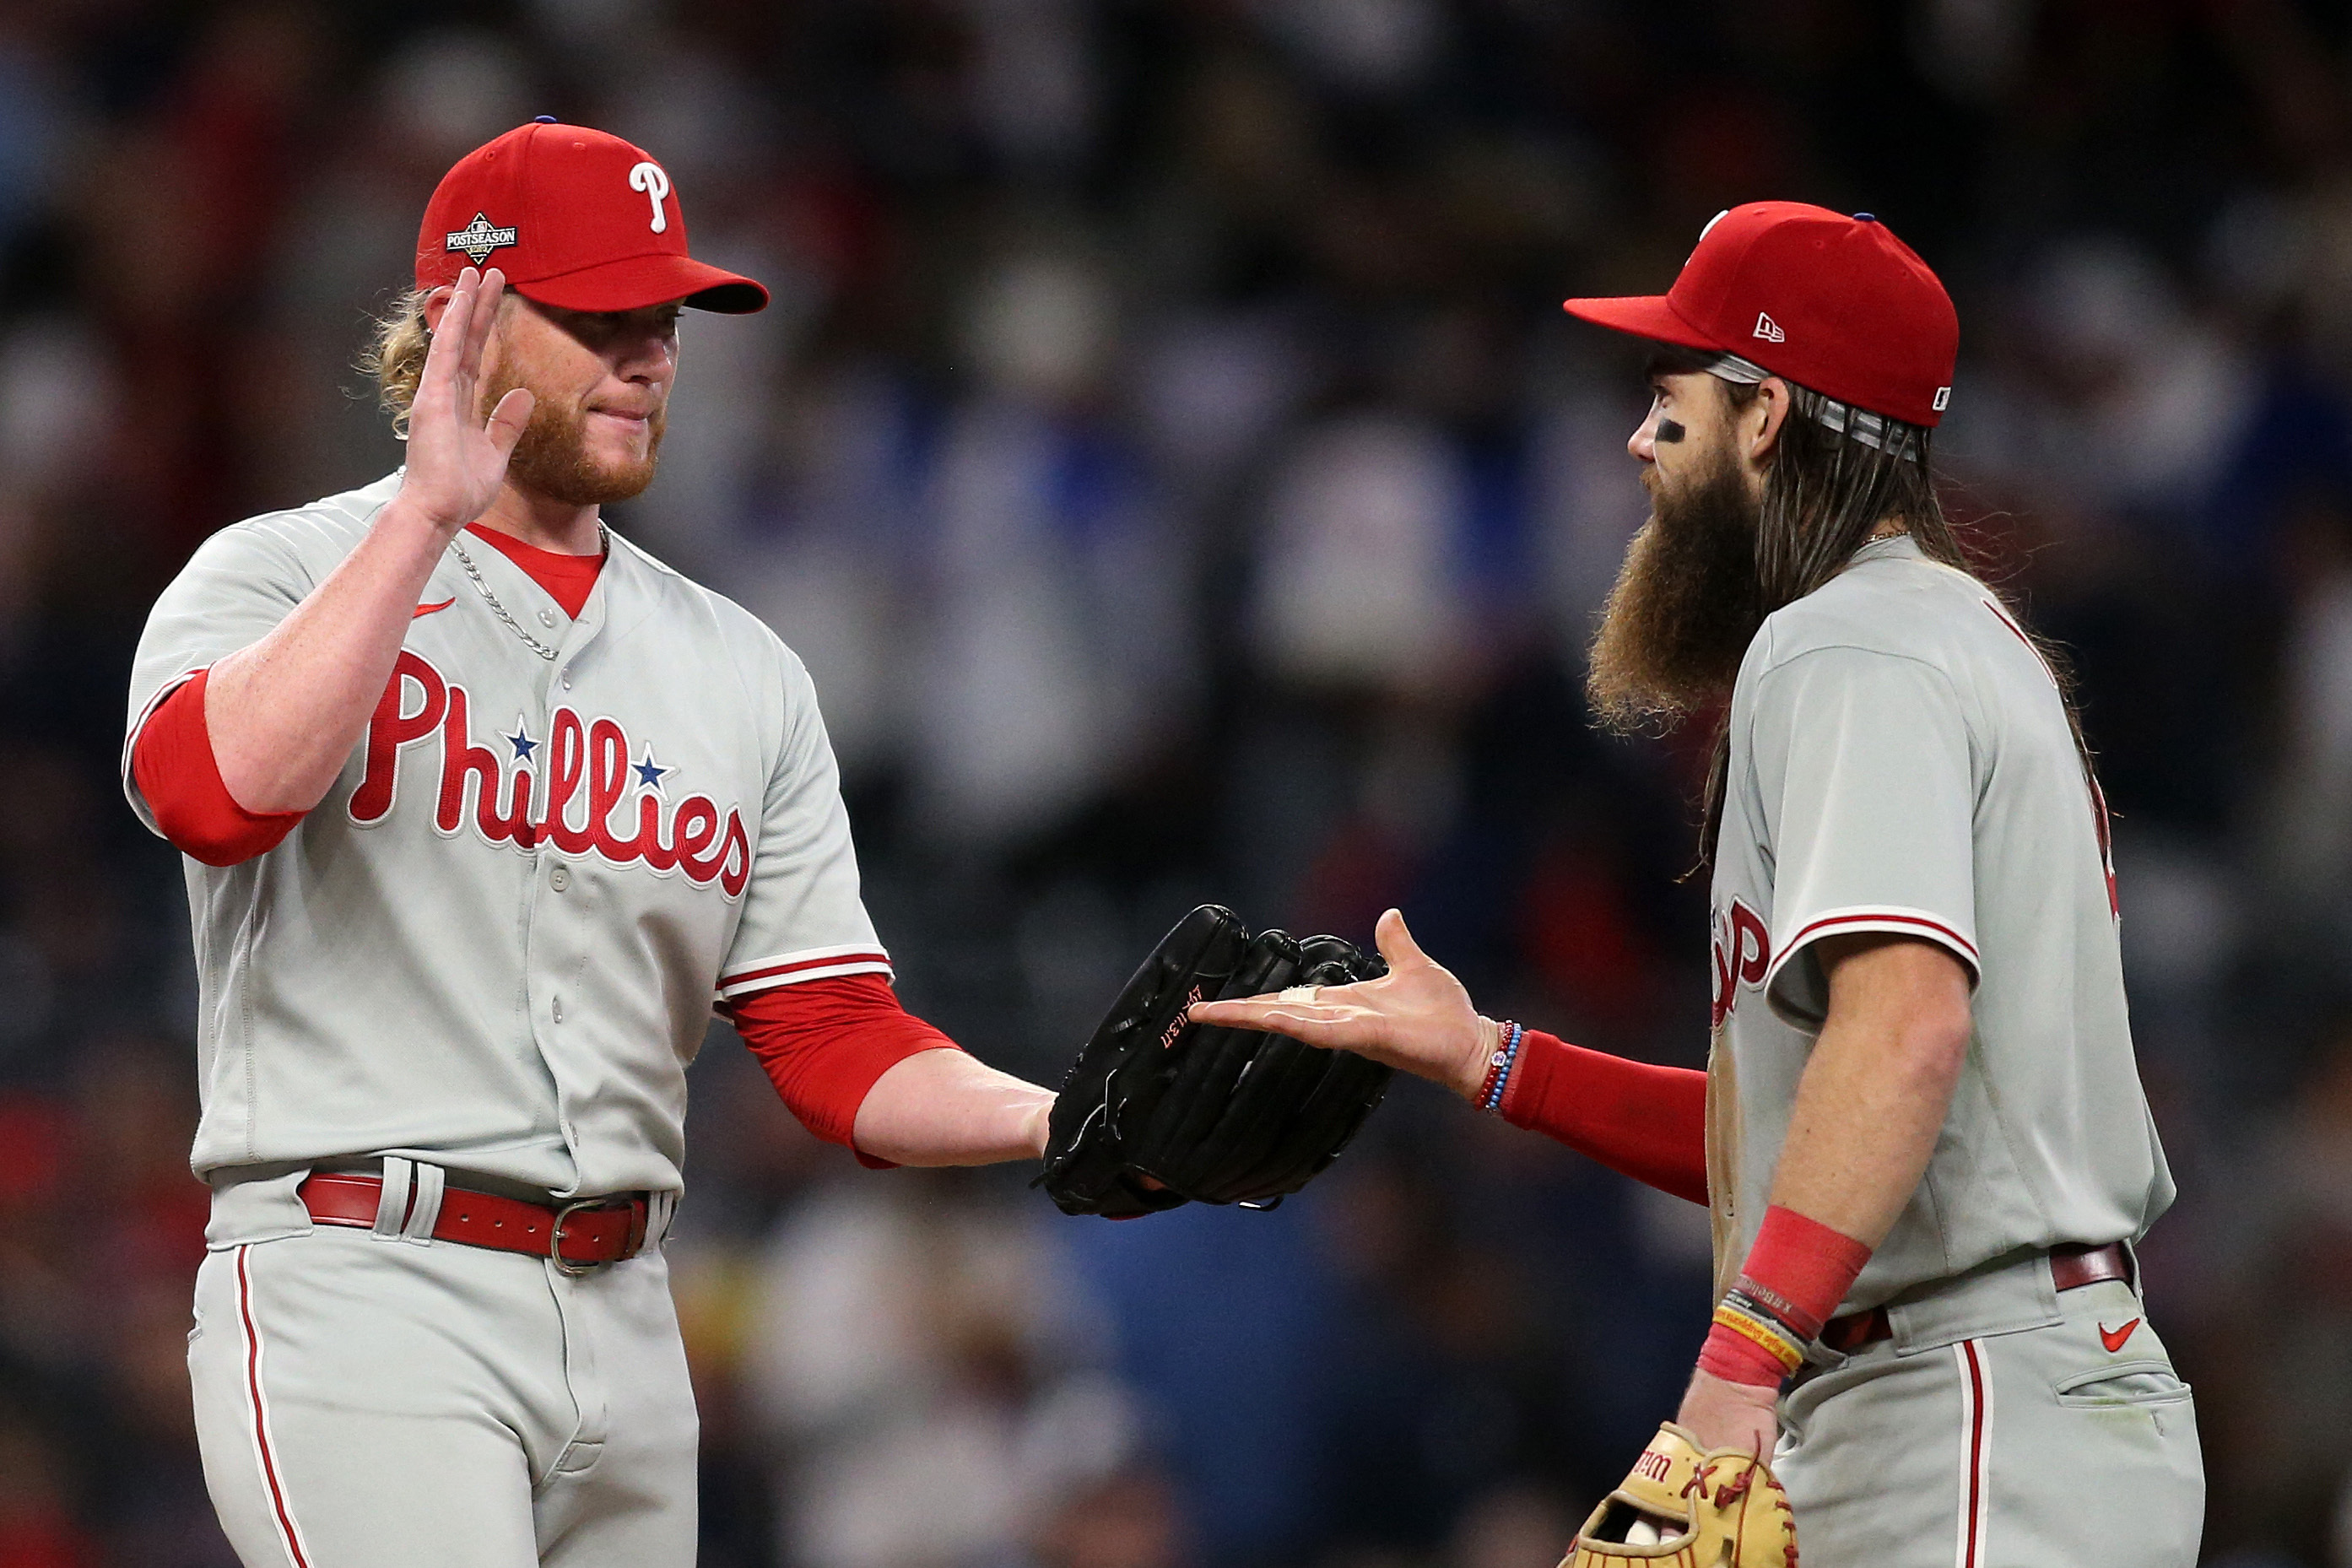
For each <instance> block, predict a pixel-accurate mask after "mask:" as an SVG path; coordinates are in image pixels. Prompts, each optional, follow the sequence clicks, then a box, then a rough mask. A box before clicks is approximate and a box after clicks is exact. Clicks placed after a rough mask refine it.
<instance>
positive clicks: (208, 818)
mask: <svg viewBox="0 0 2352 1568" xmlns="http://www.w3.org/2000/svg"><path fill="white" fill-rule="evenodd" d="M207 673H208V672H207V671H205V670H201V669H200V670H198V671H196V673H195V674H194V675H193V676H191V677H190V678H189V679H187V681H186V682H185V683H184V684H183V685H182V686H181V687H180V689H178V690H176V691H174V692H173V693H172V694H171V695H170V696H169V697H166V698H165V699H163V702H162V703H161V704H160V705H159V706H158V707H157V708H156V709H155V710H154V711H153V712H152V713H150V714H149V715H148V716H147V722H146V723H145V724H143V725H142V726H141V727H140V730H139V738H138V740H137V741H136V742H133V743H132V745H131V779H132V781H133V782H134V783H136V784H138V786H139V795H140V798H142V800H144V801H146V803H147V809H148V810H150V811H152V812H153V813H154V814H155V824H156V826H158V827H160V828H162V829H163V837H165V838H167V839H169V840H170V841H171V843H172V847H173V848H175V849H177V850H179V851H180V853H182V854H183V855H186V856H188V857H190V858H193V859H196V860H201V861H203V862H204V863H205V865H207V866H236V865H239V864H242V863H243V862H245V861H247V860H250V859H252V858H254V857H255V856H257V855H260V854H263V853H265V852H267V851H268V850H271V849H275V848H277V847H278V845H279V844H280V843H282V842H284V840H285V837H286V836H287V835H288V834H289V833H291V832H293V831H294V828H295V826H296V825H297V824H299V822H300V821H301V820H302V818H303V816H305V815H306V814H305V813H303V812H299V811H286V812H257V811H247V810H246V809H245V807H243V806H241V805H237V803H236V797H234V796H233V795H230V794H229V793H228V785H227V784H224V783H222V782H221V775H220V763H219V761H218V760H217V759H216V758H215V756H214V755H213V740H212V733H211V731H208V730H207V729H206V728H205V676H206V675H207Z"/></svg>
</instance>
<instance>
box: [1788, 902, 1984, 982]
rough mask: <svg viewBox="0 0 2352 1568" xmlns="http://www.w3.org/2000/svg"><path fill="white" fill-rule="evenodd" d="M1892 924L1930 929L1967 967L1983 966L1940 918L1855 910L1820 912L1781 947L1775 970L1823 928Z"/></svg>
mask: <svg viewBox="0 0 2352 1568" xmlns="http://www.w3.org/2000/svg"><path fill="white" fill-rule="evenodd" d="M1891 925H1893V926H1916V927H1917V928H1918V929H1919V930H1921V931H1932V932H1934V933H1935V934H1936V935H1937V937H1940V938H1941V939H1942V940H1943V941H1944V942H1947V943H1948V944H1949V945H1950V946H1952V947H1954V948H1957V949H1958V951H1959V952H1960V953H1961V954H1962V956H1964V957H1966V958H1967V959H1968V961H1969V968H1971V969H1980V968H1981V967H1982V966H1981V965H1980V964H1979V963H1978V962H1977V945H1976V943H1974V942H1970V941H1969V939H1968V938H1966V937H1964V936H1962V935H1961V934H1960V933H1959V932H1958V931H1954V930H1953V929H1952V928H1951V927H1949V926H1948V925H1946V924H1945V923H1944V922H1943V921H1937V920H1929V919H1928V918H1927V916H1925V915H1904V914H1895V913H1893V912H1891V911H1885V910H1854V911H1853V912H1851V913H1848V914H1841V915H1823V916H1822V918H1821V919H1820V920H1817V921H1813V923H1812V924H1811V925H1809V926H1807V927H1805V928H1804V929H1803V930H1802V931H1799V932H1798V933H1797V934H1796V935H1794V936H1792V937H1790V939H1789V941H1788V944H1787V945H1786V946H1784V947H1783V948H1781V949H1780V953H1779V955H1778V956H1776V957H1775V958H1774V959H1773V960H1772V967H1773V968H1774V969H1776V970H1777V969H1779V968H1780V965H1782V964H1783V963H1787V962H1788V961H1789V955H1790V953H1792V952H1796V951H1797V950H1798V949H1799V948H1801V947H1802V946H1804V945H1805V943H1807V942H1811V940H1812V939H1813V938H1814V937H1816V936H1818V935H1819V934H1821V933H1822V931H1829V930H1831V929H1832V928H1834V927H1837V926H1871V927H1874V928H1880V929H1883V928H1885V927H1886V926H1891Z"/></svg>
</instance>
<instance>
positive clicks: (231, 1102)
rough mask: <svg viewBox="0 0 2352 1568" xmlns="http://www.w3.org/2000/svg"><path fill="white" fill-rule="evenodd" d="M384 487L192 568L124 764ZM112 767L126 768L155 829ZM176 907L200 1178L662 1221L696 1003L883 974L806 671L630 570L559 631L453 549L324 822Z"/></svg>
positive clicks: (360, 523)
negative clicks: (305, 1179) (397, 1184)
mask: <svg viewBox="0 0 2352 1568" xmlns="http://www.w3.org/2000/svg"><path fill="white" fill-rule="evenodd" d="M399 478H400V476H399V475H398V474H397V473H395V474H394V475H392V476H390V477H388V478H386V479H382V480H380V481H378V482H377V483H375V484H373V485H370V486H368V487H366V488H365V489H359V490H353V491H351V492H349V493H347V494H344V495H340V496H334V497H331V498H329V499H327V500H320V501H316V502H313V503H312V504H310V505H309V506H305V507H300V508H297V509H295V510H290V511H283V512H275V513H271V514H269V515H267V516H263V517H258V518H254V519H251V520H249V521H245V522H241V523H238V524H236V525H235V526H233V527H231V528H228V529H226V530H224V531H221V532H220V533H217V534H215V535H214V536H213V538H212V539H210V540H209V541H207V542H205V545H204V546H203V548H202V549H200V550H199V551H197V552H196V554H195V556H194V559H193V560H191V561H190V562H189V563H188V565H187V567H186V569H185V570H184V571H183V572H182V573H181V574H180V575H179V577H178V579H177V580H176V581H174V582H173V584H172V585H171V587H170V588H169V589H167V590H166V591H165V592H164V594H163V597H162V599H160V600H159V601H158V602H157V604H156V605H155V608H154V611H153V614H152V616H150V617H149V620H148V624H147V629H146V633H145V635H144V637H142V638H141V640H140V645H139V653H138V658H137V662H136V664H135V666H134V668H133V674H132V679H131V726H130V734H131V739H135V738H136V736H137V733H138V730H139V726H140V724H141V723H142V722H143V721H144V719H145V716H146V715H147V714H148V713H150V712H152V710H154V708H155V706H156V705H157V704H158V703H160V702H161V701H162V700H163V699H164V698H165V697H166V696H168V695H169V694H170V693H171V692H172V691H173V689H176V688H177V687H178V686H179V685H180V684H181V683H182V682H184V681H185V680H186V679H188V678H189V677H190V676H191V675H192V674H194V672H195V671H197V670H200V669H203V668H205V667H206V666H208V665H210V664H211V663H212V662H213V661H214V660H215V659H218V658H223V657H225V656H226V655H227V654H229V653H231V652H234V651H235V650H236V649H239V648H242V647H247V646H248V645H250V644H251V643H253V642H255V641H256V640H257V639H258V638H259V637H262V636H264V635H265V634H266V633H268V631H269V630H270V629H271V628H272V627H274V626H277V625H278V622H279V621H280V620H282V619H283V618H284V617H285V616H287V615H288V614H289V612H291V611H292V610H293V609H294V607H295V605H298V604H299V603H300V602H301V600H302V598H303V597H304V596H305V595H307V594H309V593H310V590H311V589H313V588H314V587H316V586H317V585H318V584H319V583H320V581H321V580H322V579H324V578H325V577H326V575H327V574H329V573H330V572H331V571H332V570H333V569H334V568H335V566H336V565H337V564H338V563H340V562H341V561H342V559H343V558H344V557H345V556H346V555H347V554H349V553H350V552H351V551H352V548H353V547H354V546H355V545H356V544H357V543H358V542H360V540H361V538H362V536H363V535H364V533H365V532H366V531H367V528H368V526H369V524H370V522H371V521H372V520H373V518H374V516H375V514H376V513H377V512H378V511H379V510H381V509H382V508H383V506H384V504H385V503H386V502H388V501H390V500H392V498H393V496H394V493H395V492H396V491H397V489H398V488H399ZM460 552H463V553H462V554H461V553H460ZM129 764H130V744H129V742H128V741H126V743H125V747H124V782H125V787H126V788H127V789H128V790H129V792H130V795H131V804H132V805H134V806H135V807H136V808H137V809H138V811H139V813H140V815H141V816H142V818H143V819H144V820H145V821H146V822H147V824H148V826H150V827H152V826H155V822H154V817H153V816H152V813H151V812H150V811H149V810H148V807H147V805H146V803H145V802H144V801H142V800H141V799H140V797H139V792H138V789H137V787H136V785H135V784H132V783H131V774H130V765H129ZM187 879H188V898H189V903H190V906H191V910H192V915H193V920H194V928H195V952H196V968H197V973H198V978H199V983H200V994H201V1014H200V1019H199V1026H198V1049H199V1055H200V1070H201V1075H202V1077H201V1088H202V1096H203V1117H202V1121H200V1123H199V1125H198V1129H197V1133H196V1142H195V1150H194V1160H193V1163H194V1167H195V1169H196V1171H197V1173H198V1174H200V1175H201V1174H206V1173H211V1172H213V1171H215V1169H217V1168H220V1167H224V1166H235V1165H247V1164H259V1163H273V1162H292V1163H309V1162H312V1161H318V1160H323V1159H328V1158H331V1157H333V1156H338V1155H351V1154H373V1153H394V1154H400V1155H404V1156H411V1157H415V1158H418V1159H422V1160H425V1161H429V1162H431V1163H436V1164H440V1165H444V1166H447V1167H452V1168H455V1169H458V1170H465V1171H475V1172H481V1173H488V1174H491V1175H496V1176H503V1177H506V1178H509V1180H512V1181H515V1182H520V1183H522V1184H526V1185H529V1186H531V1187H537V1188H543V1189H545V1190H547V1191H549V1192H551V1193H552V1194H558V1195H562V1196H571V1195H576V1194H603V1193H614V1192H625V1191H631V1190H635V1189H646V1190H649V1191H653V1192H656V1193H662V1192H675V1191H676V1190H677V1188H678V1186H679V1174H678V1173H679V1167H680V1164H681V1162H682V1152H681V1122H682V1121H683V1119H684V1115H685V1110H686V1068H687V1064H688V1062H689V1061H691V1060H692V1059H693V1056H694V1053H695V1049H696V1047H697V1046H698V1044H699V1042H700V1041H701V1039H702V1035H703V1030H704V1028H705V1026H706V1025H707V1023H708V1021H709V1016H710V1011H711V1006H712V1004H713V1002H714V1000H715V999H716V998H717V997H718V996H720V995H725V996H739V995H743V994H749V993H751V992H753V991H756V990H760V989H762V988H764V987H767V986H772V985H777V984H792V983H794V982H797V981H803V980H809V979H814V978H819V977H822V976H825V975H832V974H844V973H888V971H889V959H888V957H887V954H886V953H885V952H883V950H882V947H881V945H880V943H879V942H877V940H876V938H875V934H874V928H873V925H872V923H871V922H870V921H868V919H867V918H866V910H865V908H864V906H863V905H862V904H861V902H860V901H859V898H858V883H857V867H856V857H855V855H854V853H853V850H852V848H851V845H850V835H849V824H848V820H847V817H846V816H845V813H844V810H843V807H842V803H841V795H840V789H839V786H838V782H837V775H836V773H835V766H834V760H833V752H832V749H831V747H830V745H829V744H828V743H827V742H826V739H825V732H824V722H823V721H822V720H821V719H820V718H819V716H818V712H817V704H816V697H815V693H814V689H813V688H812V686H811V684H810V681H809V677H808V673H807V671H806V670H804V669H803V668H802V666H801V663H800V661H799V660H798V659H797V658H794V657H793V654H792V652H791V651H790V650H789V649H787V648H786V647H784V646H783V644H782V642H780V641H779V640H778V639H777V638H776V637H775V636H774V634H773V633H772V632H771V631H769V630H768V628H767V627H765V626H762V625H761V624H760V623H759V622H758V621H757V620H756V619H754V618H753V617H752V616H751V615H749V614H748V613H746V612H745V611H743V610H741V609H740V608H738V607H737V606H736V605H733V604H730V602H728V601H727V600H725V599H723V598H721V597H719V595H716V594H713V593H710V592H709V591H708V590H706V589H704V588H701V587H699V586H698V585H696V584H692V583H689V582H688V581H687V580H686V579H685V578H683V577H680V576H679V575H678V574H677V573H675V572H673V571H671V570H670V569H669V568H668V567H667V566H664V565H663V564H662V563H659V562H658V561H656V560H655V559H653V558H652V557H651V556H649V555H647V554H646V553H645V552H643V551H640V550H638V549H636V548H635V546H633V545H631V544H629V543H628V542H626V541H625V540H621V539H618V538H615V539H614V541H613V542H612V549H611V554H610V558H609V559H608V560H607V561H606V563H605V564H604V570H603V573H602V574H601V575H600V576H599V578H598V579H597V583H596V585H595V588H594V590H593V593H592V594H591V595H590V596H589V599H588V601H587V603H586V605H584V606H583V609H582V613H581V615H580V616H579V618H578V619H577V620H576V621H575V620H573V619H572V617H571V616H568V615H566V614H565V613H564V611H563V609H562V606H561V605H557V604H556V603H555V601H554V600H553V599H552V598H551V596H550V595H548V594H547V593H546V592H544V591H543V590H542V589H541V588H540V587H539V585H538V584H535V583H534V582H532V581H531V579H530V576H529V575H528V574H525V573H524V572H523V571H522V569H521V568H520V567H519V566H517V565H515V564H514V563H512V562H511V561H509V559H508V558H507V557H506V556H505V555H504V554H503V553H502V552H499V551H498V550H496V549H493V548H490V547H489V546H488V545H487V544H485V543H483V542H481V541H479V540H475V541H474V542H472V544H471V545H470V547H469V546H467V544H466V542H465V541H464V539H463V537H462V536H461V538H460V540H459V542H457V544H456V545H453V546H452V547H451V549H450V550H449V551H447V552H445V554H444V556H443V558H442V561H441V562H440V563H439V564H438V565H437V566H436V568H435V569H434V573H433V576H432V579H431V581H430V583H429V584H427V586H426V588H425V594H424V595H423V598H422V600H421V602H420V603H419V604H418V605H417V606H416V609H415V617H414V621H413V624H412V626H411V628H410V631H409V635H408V638H407V641H406V644H405V646H404V648H403V650H402V652H401V655H400V660H399V665H398V668H397V670H396V671H395V673H394V677H393V679H392V681H391V684H390V685H389V686H388V687H387V688H386V689H385V691H384V694H383V700H382V702H381V703H380V705H379V706H378V708H377V710H376V712H375V716H374V718H373V721H372V722H371V723H370V724H369V726H368V730H367V732H366V735H365V737H364V738H363V740H362V742H361V743H360V744H359V745H358V746H357V747H356V748H355V749H354V750H353V751H352V756H351V759H350V761H349V763H346V765H345V766H344V769H343V772H342V773H341V776H340V777H339V778H338V779H337V780H336V782H335V784H334V785H333V787H332V788H331V789H330V790H329V791H328V793H327V796H326V798H325V799H324V800H322V801H321V802H320V804H319V805H318V806H317V807H316V808H315V809H313V810H312V811H311V812H310V815H309V816H306V817H305V818H304V819H303V820H302V822H301V824H300V825H299V826H298V827H297V828H296V829H295V830H294V832H293V833H292V835H290V836H289V837H288V838H287V839H286V840H285V841H284V842H283V843H281V844H280V845H278V847H276V848H274V849H272V850H270V851H268V853H266V854H263V855H260V856H257V857H256V858H253V859H251V860H248V861H246V862H245V863H244V864H242V865H238V866H234V867H230V868H226V869H222V868H213V867H209V866H204V865H200V864H198V863H196V862H195V861H194V860H191V861H189V862H188V864H187Z"/></svg>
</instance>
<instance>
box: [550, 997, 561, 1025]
mask: <svg viewBox="0 0 2352 1568" xmlns="http://www.w3.org/2000/svg"><path fill="white" fill-rule="evenodd" d="M548 1011H549V1012H551V1013H552V1014H554V1015H555V1021H556V1022H557V1023H559V1024H561V1023H562V1022H563V998H562V997H561V996H558V997H556V998H555V999H554V1000H553V1001H552V1002H551V1003H549V1004H548Z"/></svg>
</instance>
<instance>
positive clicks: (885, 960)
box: [719, 948, 890, 992]
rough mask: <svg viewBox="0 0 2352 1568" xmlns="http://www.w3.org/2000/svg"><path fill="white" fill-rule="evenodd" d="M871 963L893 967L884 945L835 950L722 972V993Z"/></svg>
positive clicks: (720, 985) (883, 968)
mask: <svg viewBox="0 0 2352 1568" xmlns="http://www.w3.org/2000/svg"><path fill="white" fill-rule="evenodd" d="M867 963H873V964H879V965H880V966H881V967H882V970H883V972H884V973H888V972H889V970H890V955H889V954H888V953H887V952H883V951H882V950H881V949H880V948H874V949H871V950H868V951H864V952H831V953H826V954H824V955H823V956H822V957H817V958H803V959H798V960H795V961H794V962H793V963H771V964H768V965H767V966H765V967H764V968H760V969H747V970H745V971H743V972H742V973H740V974H728V975H722V976H721V977H720V978H719V990H720V991H722V992H725V991H732V990H734V989H735V988H736V987H737V986H740V985H749V984H751V983H752V982H754V981H759V980H765V981H768V982H770V983H771V984H776V985H782V984H787V983H788V982H787V981H786V979H785V978H784V977H785V976H788V975H793V974H797V973H800V972H801V971H803V970H804V969H833V968H836V967H838V966H840V965H844V964H867ZM821 978H832V977H831V976H823V977H821ZM762 989H765V987H762Z"/></svg>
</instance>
